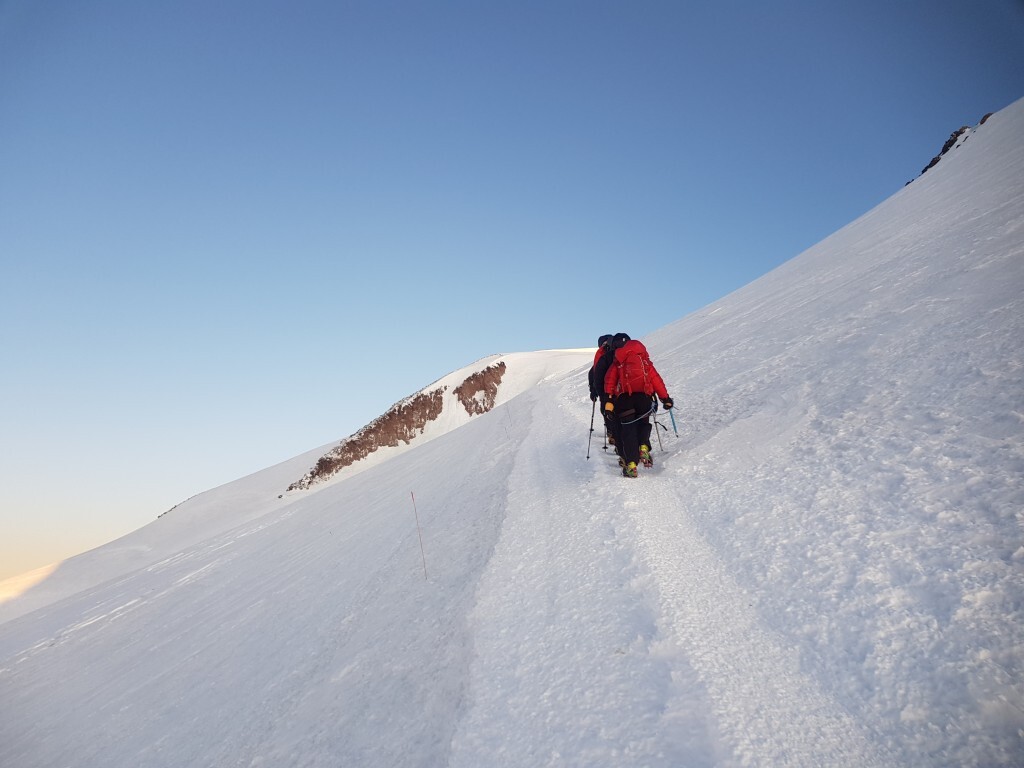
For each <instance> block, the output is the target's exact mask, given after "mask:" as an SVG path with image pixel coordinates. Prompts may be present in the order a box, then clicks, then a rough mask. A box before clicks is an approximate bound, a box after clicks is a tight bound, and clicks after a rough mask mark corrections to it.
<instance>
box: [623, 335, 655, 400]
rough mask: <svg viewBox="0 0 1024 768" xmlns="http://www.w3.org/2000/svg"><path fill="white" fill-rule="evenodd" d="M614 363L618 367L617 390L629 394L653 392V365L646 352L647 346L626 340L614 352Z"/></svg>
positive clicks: (651, 393)
mask: <svg viewBox="0 0 1024 768" xmlns="http://www.w3.org/2000/svg"><path fill="white" fill-rule="evenodd" d="M615 365H616V366H617V367H618V391H619V392H625V393H626V394H629V395H632V394H634V393H636V392H643V393H644V394H645V395H653V394H654V389H655V387H654V382H653V381H652V380H651V371H652V370H653V369H654V365H653V364H652V363H651V357H650V355H648V354H647V347H645V346H644V345H643V344H641V343H640V342H639V341H636V340H631V341H627V342H626V343H625V344H624V345H623V346H622V347H621V348H620V349H619V350H618V351H617V352H616V353H615Z"/></svg>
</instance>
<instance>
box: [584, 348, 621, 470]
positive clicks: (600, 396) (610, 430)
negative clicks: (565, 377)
mask: <svg viewBox="0 0 1024 768" xmlns="http://www.w3.org/2000/svg"><path fill="white" fill-rule="evenodd" d="M613 338H614V336H612V334H610V333H606V334H604V335H603V336H599V337H598V339H597V352H595V353H594V364H593V365H591V366H590V372H589V373H588V374H587V380H588V382H589V384H590V402H592V403H593V402H596V401H597V400H600V401H601V417H602V418H603V419H604V433H605V438H606V439H607V440H608V443H609V444H610V445H613V446H617V445H618V440H617V439H616V437H615V427H616V426H617V424H618V422H617V421H616V419H615V417H614V416H613V415H612V414H610V413H608V411H606V410H605V408H604V406H605V403H607V402H608V397H607V395H605V393H604V379H605V376H606V375H607V373H608V366H610V365H611V364H612V360H613V359H614V354H613V350H612V349H611V343H612V339H613ZM615 451H616V453H618V448H617V447H616V449H615Z"/></svg>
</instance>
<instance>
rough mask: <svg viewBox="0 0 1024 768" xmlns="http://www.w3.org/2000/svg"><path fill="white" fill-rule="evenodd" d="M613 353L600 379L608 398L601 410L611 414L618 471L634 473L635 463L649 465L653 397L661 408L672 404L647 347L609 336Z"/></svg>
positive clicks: (622, 336)
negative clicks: (617, 454) (614, 423)
mask: <svg viewBox="0 0 1024 768" xmlns="http://www.w3.org/2000/svg"><path fill="white" fill-rule="evenodd" d="M611 346H612V349H613V350H614V353H615V356H614V358H613V361H612V364H611V365H610V366H609V367H608V373H607V374H605V378H604V392H605V395H606V396H607V398H608V402H607V403H606V404H605V406H604V407H605V412H606V413H609V414H614V415H615V419H616V422H617V424H618V428H617V429H616V430H615V431H616V437H617V438H618V442H619V443H620V446H619V448H620V455H621V456H622V464H623V467H622V474H623V475H625V476H626V477H636V476H637V464H643V465H644V466H645V467H650V466H652V465H653V464H654V462H653V460H652V459H651V422H650V415H651V414H652V413H654V411H655V409H656V408H657V405H658V404H657V401H656V400H655V399H654V398H655V396H657V398H658V399H659V400H661V404H662V405H663V406H665V409H666V410H667V409H669V408H671V407H672V406H673V402H672V398H671V397H669V395H668V390H667V389H666V388H665V382H664V381H663V380H662V378H661V374H659V373H658V371H657V369H656V368H655V367H654V363H652V362H651V357H650V355H648V354H647V348H646V347H645V346H644V345H643V344H641V343H640V342H639V341H636V340H635V339H630V338H629V336H627V335H626V334H624V333H617V334H615V337H614V338H613V339H612V344H611Z"/></svg>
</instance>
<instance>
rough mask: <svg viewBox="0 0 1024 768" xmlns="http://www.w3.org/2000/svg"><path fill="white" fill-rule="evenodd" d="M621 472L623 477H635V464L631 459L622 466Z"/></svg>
mask: <svg viewBox="0 0 1024 768" xmlns="http://www.w3.org/2000/svg"><path fill="white" fill-rule="evenodd" d="M622 474H623V476H624V477H636V476H637V471H636V464H635V463H633V462H632V461H631V462H629V464H627V465H626V466H624V467H623V468H622Z"/></svg>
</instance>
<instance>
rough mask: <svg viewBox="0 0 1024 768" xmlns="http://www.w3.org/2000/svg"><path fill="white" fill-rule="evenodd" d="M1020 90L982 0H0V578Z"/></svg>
mask: <svg viewBox="0 0 1024 768" xmlns="http://www.w3.org/2000/svg"><path fill="white" fill-rule="evenodd" d="M1021 96H1024V4H1022V3H1020V2H1014V1H1013V0H977V1H976V2H963V1H962V0H961V1H960V2H952V1H949V0H920V1H919V2H915V1H913V0H907V1H906V2H892V1H891V0H861V1H860V2H856V3H854V2H850V3H823V2H820V0H799V1H797V0H788V1H785V0H784V1H783V2H774V3H763V2H753V1H751V2H738V1H737V2H729V1H726V2H707V3H686V2H682V1H681V0H679V1H675V2H629V3H627V2H605V1H602V0H596V1H595V0H586V1H584V0H579V1H572V2H570V1H561V0H554V1H552V0H544V1H543V2H542V1H540V0H525V1H523V0H517V1H516V2H504V3H499V2H477V1H475V0H474V1H472V2H470V1H466V2H388V1H387V0H384V1H380V0H374V1H372V2H371V1H370V0H366V1H365V2H351V1H350V2H345V1H343V0H334V1H332V2H264V1H262V0H255V1H254V0H246V1H245V2H241V0H233V1H225V2H207V1H206V0H203V1H202V2H197V1H184V2H183V1H177V2H147V3H139V2H134V0H122V1H116V0H109V1H105V0H97V1H96V2H89V3H80V2H65V1H61V0H54V1H53V2H47V3H37V2H33V0H0V266H2V276H0V370H2V371H3V374H2V376H0V402H2V409H3V411H2V414H3V415H2V422H0V578H3V577H5V576H9V575H13V574H15V573H20V572H22V571H25V570H28V569H30V568H34V567H36V566H41V565H43V564H46V563H49V562H51V561H54V560H57V559H60V558H63V557H66V556H69V555H71V554H75V553H77V552H80V551H82V550H84V549H88V548H91V547H93V546H96V545H98V544H101V543H104V542H106V541H109V540H111V539H113V538H115V537H117V536H119V535H121V534H123V533H126V532H128V531H130V530H134V529H135V528H138V527H140V526H142V525H145V524H146V523H148V522H150V521H151V520H153V519H154V518H155V517H156V516H157V515H159V514H160V513H162V512H164V511H165V510H166V509H168V508H169V507H171V506H173V505H174V504H176V503H178V502H180V501H182V500H184V499H185V498H187V497H189V496H192V495H194V494H196V493H199V492H201V491H203V490H206V489H208V488H211V487H214V486H216V485H219V484H221V483H224V482H228V481H230V480H233V479H236V478H238V477H241V476H243V475H246V474H248V473H250V472H254V471H256V470H259V469H262V468H264V467H266V466H269V465H271V464H275V463H277V462H279V461H282V460H284V459H287V458H290V457H292V456H294V455H297V454H299V453H302V452H304V451H306V450H309V449H312V448H316V447H318V446H320V445H323V444H326V443H329V442H331V441H334V440H338V439H341V438H343V437H345V436H347V435H349V434H351V433H352V432H354V431H356V430H357V429H358V428H359V427H361V426H363V425H364V424H365V423H366V422H368V421H370V420H371V419H373V418H374V417H376V416H377V415H379V414H380V413H381V412H383V411H384V410H385V409H387V408H388V406H390V405H391V404H393V403H394V402H396V401H397V400H399V399H401V398H403V397H405V396H406V395H409V394H411V393H413V392H414V391H416V390H418V389H420V388H422V387H424V386H426V385H427V384H430V383H431V382H432V381H433V380H435V379H437V378H440V377H441V376H443V375H444V374H446V373H448V372H450V371H452V370H454V369H456V368H460V367H462V366H464V365H468V364H469V363H471V362H473V361H474V360H476V359H478V358H480V357H483V356H485V355H489V354H493V353H499V352H520V351H531V350H536V349H548V348H560V347H581V346H591V345H593V344H594V343H595V341H596V338H597V336H598V335H599V334H601V333H606V332H616V331H625V332H627V333H630V334H631V335H633V336H643V335H644V334H646V333H649V332H650V331H653V330H655V329H657V328H659V327H661V326H663V325H665V324H666V323H669V322H671V321H673V320H676V319H678V318H680V317H683V316H685V315H686V314H689V313H690V312H692V311H694V310H696V309H699V308H700V307H702V306H704V305H706V304H707V303H709V302H711V301H714V300H715V299H717V298H720V297H721V296H724V295H725V294H727V293H729V292H730V291H732V290H734V289H735V288H738V287H740V286H742V285H745V284H746V283H748V282H750V281H751V280H753V279H755V278H757V277H758V276H760V275H762V274H764V273H765V272H767V271H769V270H771V269H772V268H773V267H775V266H777V265H778V264H780V263H782V262H784V261H786V260H788V259H789V258H791V257H793V256H795V255H797V254H798V253H800V252H801V251H803V250H804V249H806V248H808V247H809V246H811V245H813V244H814V243H816V242H818V241H820V240H821V239H823V238H824V237H826V236H828V235H829V234H831V233H832V232H834V231H835V230H837V229H839V228H840V227H842V226H844V225H845V224H847V223H849V222H850V221H852V220H853V219H855V218H857V217H858V216H860V215H861V214H863V213H865V212H866V211H868V210H869V209H871V208H872V207H874V206H875V205H877V204H878V203H880V202H881V201H882V200H884V199H885V198H887V197H889V196H890V195H891V194H893V193H894V192H896V191H898V190H899V189H900V188H901V187H902V186H903V184H904V183H905V182H907V181H910V180H911V179H913V178H914V177H916V176H917V175H918V174H919V172H920V171H921V169H922V168H923V167H924V166H925V165H926V164H927V163H928V161H929V160H930V159H931V158H932V156H933V155H935V154H936V153H937V152H938V150H939V149H940V148H941V146H942V144H943V142H944V141H945V140H946V138H947V137H948V136H949V134H950V133H951V132H952V131H953V130H955V129H956V128H958V127H960V126H961V125H974V124H976V123H977V122H978V121H979V120H980V118H981V117H982V116H983V115H984V114H985V113H986V112H990V111H995V110H998V109H1001V108H1003V107H1005V106H1007V105H1008V104H1009V103H1011V102H1012V101H1014V100H1016V99H1017V98H1020V97H1021ZM581 407H586V404H581ZM583 437H584V436H581V440H582V438H583ZM581 445H582V442H581ZM439 471H443V468H439Z"/></svg>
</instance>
